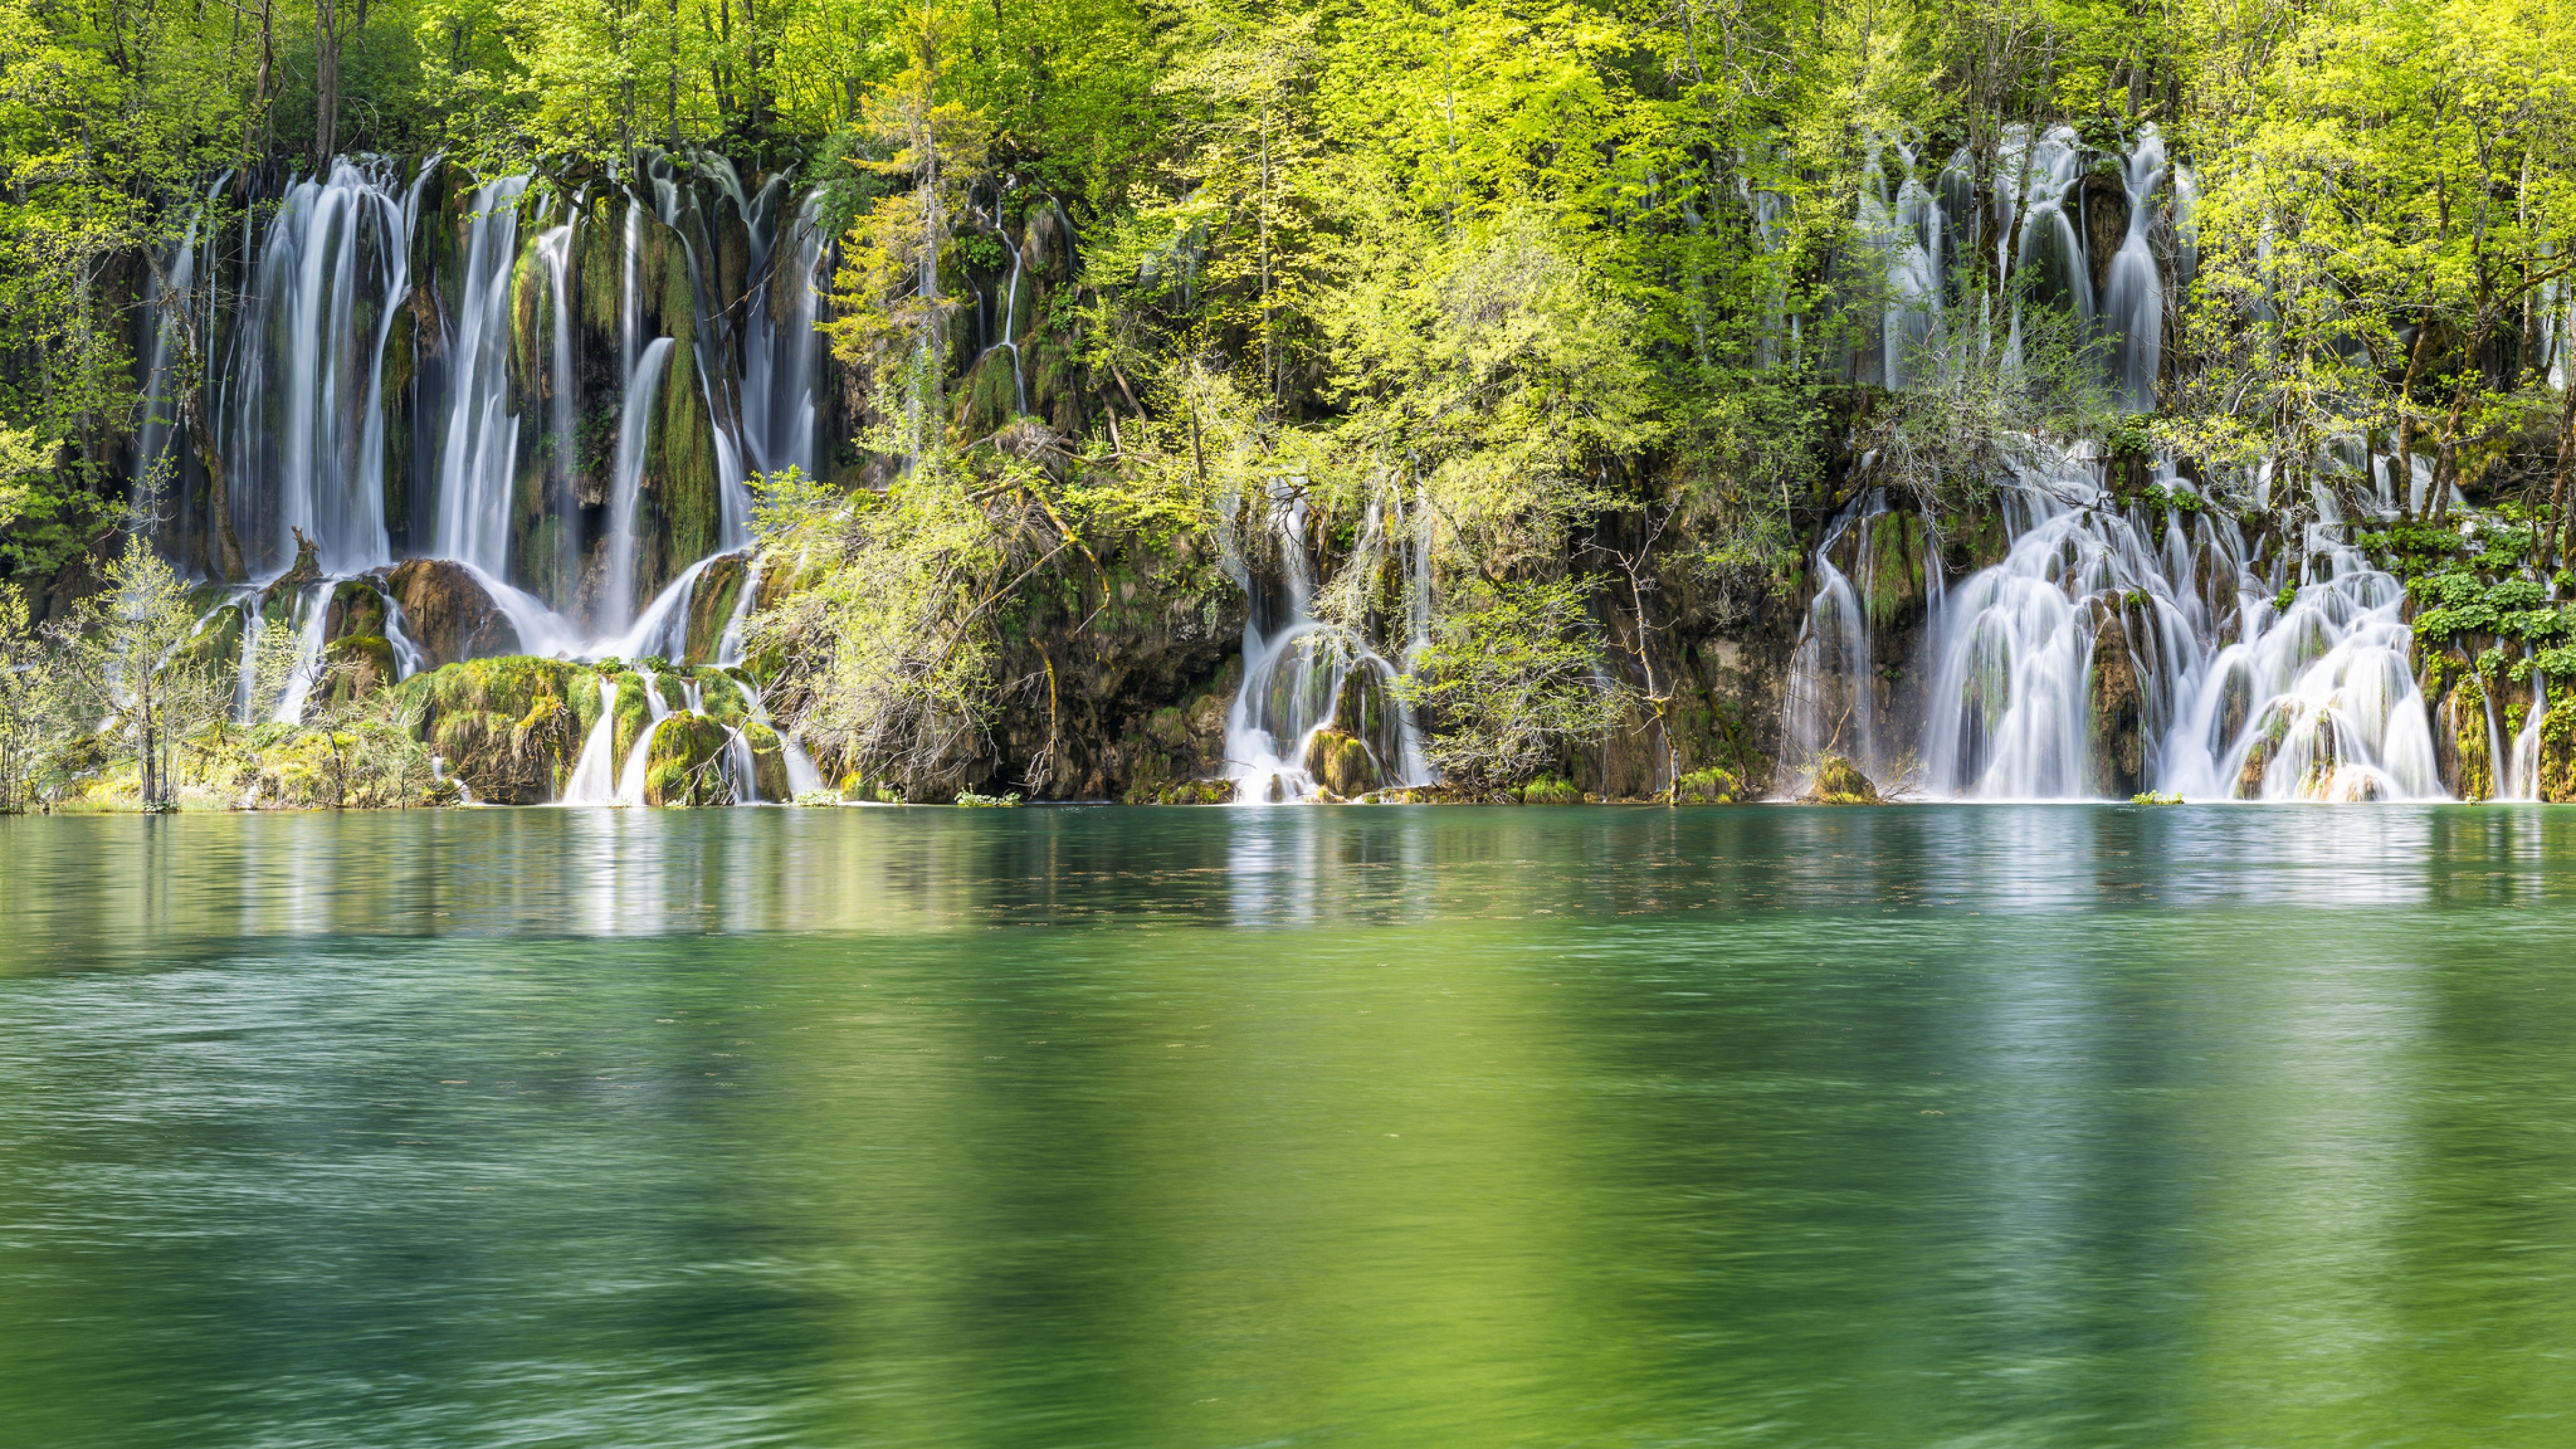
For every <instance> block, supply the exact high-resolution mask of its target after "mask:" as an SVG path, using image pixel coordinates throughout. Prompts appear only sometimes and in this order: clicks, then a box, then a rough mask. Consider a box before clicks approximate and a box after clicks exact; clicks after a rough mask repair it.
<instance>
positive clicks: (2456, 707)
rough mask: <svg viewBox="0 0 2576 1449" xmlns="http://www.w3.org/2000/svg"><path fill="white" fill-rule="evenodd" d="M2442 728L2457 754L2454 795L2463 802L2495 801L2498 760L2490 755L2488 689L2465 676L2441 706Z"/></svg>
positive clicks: (2473, 678)
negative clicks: (2446, 731)
mask: <svg viewBox="0 0 2576 1449" xmlns="http://www.w3.org/2000/svg"><path fill="white" fill-rule="evenodd" d="M2441 718H2442V725H2443V727H2444V728H2445V729H2447V730H2448V731H2450V733H2451V738H2452V743H2453V747H2454V748H2455V749H2456V750H2457V751H2458V756H2457V758H2458V761H2459V765H2458V771H2459V778H2458V780H2456V781H2455V782H2454V783H2453V785H2452V791H2451V793H2453V794H2455V795H2457V796H2459V797H2460V798H2461V799H2463V800H2492V799H2494V798H2495V757H2494V756H2493V755H2492V754H2490V753H2489V752H2488V736H2487V693H2486V686H2485V685H2483V684H2482V683H2480V682H2479V680H2478V677H2477V676H2476V675H2474V674H2465V675H2462V676H2461V678H2460V682H2459V684H2458V685H2457V686H2456V687H2455V688H2453V689H2452V691H2451V697H2450V699H2449V700H2447V701H2445V702H2444V704H2443V706H2442V716H2441Z"/></svg>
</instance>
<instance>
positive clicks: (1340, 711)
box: [1225, 484, 1431, 805]
mask: <svg viewBox="0 0 2576 1449" xmlns="http://www.w3.org/2000/svg"><path fill="white" fill-rule="evenodd" d="M1263 512H1264V517H1265V519H1266V521H1267V523H1268V525H1269V535H1270V538H1271V540H1272V541H1273V543H1274V544H1275V546H1276V547H1277V550H1278V554H1279V560H1280V585H1281V588H1282V589H1283V590H1284V598H1282V599H1280V600H1279V601H1278V602H1279V603H1280V604H1282V605H1284V607H1283V608H1281V609H1279V610H1278V611H1277V612H1278V614H1279V618H1278V619H1277V621H1276V623H1275V624H1274V625H1272V626H1269V627H1265V625H1264V619H1263V615H1264V612H1265V611H1264V609H1263V608H1262V607H1261V596H1260V595H1259V593H1258V592H1257V591H1258V589H1259V587H1260V581H1258V580H1256V579H1255V578H1254V577H1253V575H1252V572H1251V570H1250V567H1249V565H1248V563H1247V562H1245V561H1244V560H1241V559H1232V558H1230V559H1229V560H1228V567H1229V568H1230V569H1231V570H1233V571H1234V573H1235V576H1236V579H1237V581H1238V582H1240V583H1241V584H1243V586H1244V588H1245V591H1246V592H1247V593H1254V594H1255V596H1256V602H1255V607H1254V609H1253V611H1252V613H1251V615H1250V616H1249V617H1248V618H1247V619H1246V620H1245V622H1244V626H1243V685H1242V687H1241V688H1240V689H1238V690H1237V691H1236V692H1235V696H1234V700H1233V702H1232V703H1231V704H1230V705H1229V706H1228V707H1227V709H1226V716H1225V770H1226V775H1225V777H1226V778H1227V779H1228V780H1231V781H1233V782H1234V785H1235V800H1236V802H1237V803H1239V804H1245V805H1266V804H1271V803H1275V802H1286V801H1298V800H1310V799H1313V798H1315V796H1316V795H1317V793H1318V792H1319V790H1320V789H1321V783H1320V782H1319V781H1318V780H1317V779H1316V778H1315V775H1314V772H1313V771H1312V770H1310V769H1309V768H1308V767H1307V759H1308V757H1309V755H1310V754H1312V752H1313V748H1314V745H1315V741H1316V738H1317V737H1318V736H1319V735H1321V734H1322V733H1323V732H1324V731H1325V730H1326V729H1329V728H1333V727H1336V726H1337V725H1338V724H1340V723H1342V722H1344V721H1345V720H1346V719H1347V720H1348V722H1349V723H1351V724H1353V725H1356V726H1357V728H1356V729H1354V730H1353V731H1352V733H1353V735H1354V736H1355V737H1356V738H1358V739H1359V741H1360V743H1361V745H1362V747H1364V748H1365V749H1366V750H1367V751H1368V755H1369V762H1370V765H1371V766H1372V768H1373V770H1374V772H1375V774H1376V776H1377V777H1378V780H1379V781H1380V783H1382V784H1385V785H1418V784H1427V783H1429V782H1430V779H1431V772H1430V769H1429V767H1428V766H1427V765H1426V764H1424V763H1423V762H1422V749H1421V741H1420V737H1419V735H1418V734H1417V733H1415V732H1414V727H1413V721H1412V718H1411V715H1410V713H1409V712H1407V711H1405V710H1404V709H1403V708H1402V707H1401V705H1400V704H1399V703H1398V702H1396V701H1395V700H1394V699H1393V691H1392V689H1391V688H1389V686H1390V685H1391V684H1392V682H1393V680H1394V679H1395V677H1396V673H1397V671H1396V668H1395V666H1394V665H1392V664H1390V663H1388V662H1387V661H1386V660H1385V659H1384V658H1382V657H1380V656H1379V655H1378V654H1377V653H1376V652H1375V651H1373V650H1371V649H1369V648H1368V647H1367V646H1366V645H1365V644H1364V643H1362V642H1360V641H1358V640H1356V639H1354V638H1352V637H1351V636H1350V634H1349V633H1348V632H1347V631H1345V630H1343V629H1340V628H1338V627H1335V626H1334V625H1332V624H1329V623H1327V622H1325V621H1324V620H1322V619H1319V618H1317V617H1316V616H1315V613H1314V603H1315V578H1314V570H1313V567H1312V565H1311V564H1310V563H1309V562H1308V559H1307V555H1306V523H1307V510H1306V501H1305V497H1304V495H1303V494H1302V493H1301V492H1299V491H1297V490H1295V489H1293V488H1290V487H1288V486H1287V485H1284V484H1282V485H1276V486H1275V487H1274V489H1273V492H1272V496H1271V499H1270V503H1269V506H1268V507H1267V508H1266V509H1265V510H1263ZM1383 538H1384V529H1383V523H1382V519H1381V517H1380V514H1379V512H1378V510H1377V509H1376V508H1375V507H1374V506H1372V507H1371V509H1370V511H1369V514H1368V525H1367V527H1366V528H1365V529H1363V531H1362V535H1361V541H1360V544H1359V546H1358V547H1356V548H1355V549H1354V550H1353V551H1352V557H1351V559H1350V561H1349V562H1348V563H1346V564H1345V565H1344V568H1345V570H1346V571H1347V572H1348V573H1350V574H1351V575H1352V576H1353V577H1357V578H1365V577H1368V576H1369V575H1370V574H1372V573H1373V572H1374V571H1375V570H1376V568H1377V567H1378V565H1379V563H1380V562H1381V561H1382V559H1383V552H1382V550H1383ZM1355 685H1356V687H1358V688H1360V689H1364V690H1367V691H1370V693H1368V694H1367V695H1364V696H1360V697H1357V698H1352V699H1347V700H1346V699H1345V691H1346V690H1349V689H1351V688H1353V687H1354V686H1355ZM1346 705H1349V706H1354V707H1355V708H1351V709H1347V710H1346V708H1345V706H1346ZM1371 713H1374V715H1375V718H1374V719H1371V718H1369V715H1370V714H1371Z"/></svg>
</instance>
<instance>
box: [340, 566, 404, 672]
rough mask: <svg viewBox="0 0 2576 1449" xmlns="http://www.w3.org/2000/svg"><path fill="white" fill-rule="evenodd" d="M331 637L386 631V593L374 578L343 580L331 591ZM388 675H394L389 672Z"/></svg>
mask: <svg viewBox="0 0 2576 1449" xmlns="http://www.w3.org/2000/svg"><path fill="white" fill-rule="evenodd" d="M330 607H331V617H330V618H329V619H328V620H327V621H326V623H327V624H328V625H329V634H330V637H332V638H334V639H339V638H344V637H346V636H348V635H352V634H375V635H381V634H383V633H384V632H385V596H384V594H383V592H382V591H381V590H380V589H379V588H378V587H377V585H376V583H375V581H374V580H372V579H343V580H341V581H340V583H339V584H337V585H336V586H334V587H333V588H332V590H331V606H330ZM385 677H386V678H388V679H390V678H392V677H393V676H392V675H391V674H390V673H388V674H387V675H386V676H385Z"/></svg>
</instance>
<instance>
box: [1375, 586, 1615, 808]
mask: <svg viewBox="0 0 2576 1449" xmlns="http://www.w3.org/2000/svg"><path fill="white" fill-rule="evenodd" d="M1464 593H1465V597H1464V598H1462V599H1459V600H1457V601H1456V602H1455V603H1453V605H1452V606H1451V607H1450V608H1449V609H1448V610H1447V611H1445V612H1444V613H1443V614H1442V615H1441V616H1440V617H1439V618H1437V619H1436V620H1435V621H1434V622H1433V625H1432V634H1431V643H1430V645H1429V647H1427V648H1426V649H1424V650H1423V651H1422V654H1421V656H1420V657H1419V658H1418V659H1417V660H1416V661H1415V664H1414V668H1413V672H1412V673H1411V674H1409V675H1407V676H1405V677H1404V678H1402V679H1399V680H1398V681H1397V682H1396V688H1397V690H1398V691H1399V692H1400V693H1401V694H1402V696H1403V698H1404V700H1405V702H1406V703H1408V704H1410V705H1411V706H1413V707H1414V708H1415V709H1416V710H1419V711H1422V712H1423V714H1424V715H1425V716H1426V717H1427V718H1428V719H1429V721H1430V723H1431V727H1432V741H1431V744H1430V746H1429V748H1428V751H1427V753H1428V754H1429V755H1430V757H1431V762H1432V764H1433V765H1434V766H1436V767H1437V768H1438V769H1439V770H1440V772H1441V774H1442V776H1443V777H1444V778H1446V779H1448V780H1449V781H1451V782H1452V783H1454V784H1457V785H1459V786H1462V787H1464V788H1466V789H1468V790H1471V791H1485V790H1492V789H1499V788H1503V787H1506V786H1510V785H1515V784H1518V783H1520V782H1522V781H1524V780H1527V779H1529V778H1530V777H1532V776H1533V775H1535V774H1537V773H1538V771H1539V769H1540V768H1541V767H1542V766H1544V765H1545V764H1546V763H1547V762H1548V760H1549V758H1550V756H1551V755H1552V753H1553V752H1554V750H1555V748H1556V747H1557V745H1558V744H1560V743H1561V742H1564V741H1567V740H1580V739H1595V738H1598V737H1600V736H1602V735H1604V734H1606V733H1608V732H1609V730H1610V729H1612V728H1613V727H1614V726H1616V725H1617V724H1618V722H1619V720H1620V718H1621V717H1622V715H1623V714H1624V713H1625V712H1626V710H1627V708H1628V706H1629V702H1630V701H1629V697H1628V694H1627V692H1626V691H1625V690H1623V689H1621V688H1618V687H1617V686H1615V685H1607V684H1605V683H1604V682H1603V681H1604V680H1605V679H1606V677H1607V676H1606V675H1605V674H1604V672H1603V661H1602V655H1601V642H1600V639H1599V636H1598V633H1597V631H1596V629H1595V627H1594V625H1593V623H1592V620H1591V616H1590V614H1589V613H1588V612H1587V610H1586V607H1585V599H1586V595H1587V590H1586V588H1585V587H1584V586H1583V584H1582V583H1581V582H1579V581H1571V580H1569V581H1565V582H1559V583H1535V582H1533V583H1515V584H1477V585H1473V586H1471V587H1470V588H1468V589H1467V590H1465V591H1464Z"/></svg>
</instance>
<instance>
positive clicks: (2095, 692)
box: [2085, 599, 2155, 799]
mask: <svg viewBox="0 0 2576 1449" xmlns="http://www.w3.org/2000/svg"><path fill="white" fill-rule="evenodd" d="M2092 612H2093V669H2092V677H2091V679H2090V680H2089V681H2088V683H2089V686H2090V687H2089V689H2088V691H2087V693H2088V695H2089V699H2088V704H2089V706H2090V707H2089V708H2088V709H2087V711H2086V713H2085V755H2086V759H2087V762H2088V764H2089V766H2090V769H2091V772H2092V775H2093V781H2092V785H2093V793H2095V794H2097V795H2107V796H2110V797H2112V798H2113V799H2118V798H2121V797H2124V796H2129V795H2135V794H2137V793H2138V792H2139V791H2141V790H2143V789H2145V788H2146V780H2147V699H2146V692H2145V690H2144V688H2143V687H2142V686H2141V685H2140V683H2139V679H2138V674H2139V670H2138V649H2137V645H2136V644H2135V643H2134V642H2133V641H2134V640H2136V639H2144V640H2145V641H2146V644H2147V648H2148V649H2150V650H2152V649H2153V648H2154V640H2155V631H2154V629H2153V628H2152V627H2151V626H2150V622H2149V621H2148V620H2146V619H2143V618H2139V619H2136V620H2135V622H2136V623H2137V625H2138V626H2139V627H2138V628H2137V629H2136V630H2135V631H2134V632H2133V631H2132V630H2131V628H2130V627H2129V626H2130V624H2131V622H2132V611H2131V610H2129V609H2128V608H2126V607H2122V608H2118V609H2115V608H2113V606H2112V605H2111V604H2110V603H2108V602H2106V601H2104V600H2101V599H2095V600H2094V601H2093V606H2092ZM2140 612H2143V611H2142V610H2141V611H2140Z"/></svg>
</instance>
